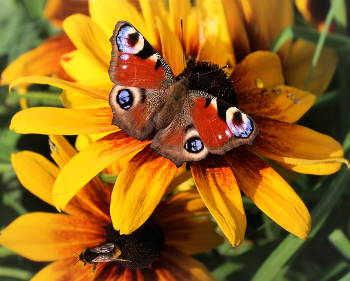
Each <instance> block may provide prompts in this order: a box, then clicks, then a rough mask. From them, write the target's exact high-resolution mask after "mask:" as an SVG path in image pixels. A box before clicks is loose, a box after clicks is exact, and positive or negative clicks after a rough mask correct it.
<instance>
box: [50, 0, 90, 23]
mask: <svg viewBox="0 0 350 281" xmlns="http://www.w3.org/2000/svg"><path fill="white" fill-rule="evenodd" d="M74 14H84V15H87V16H88V15H89V3H88V2H87V1H75V0H48V1H47V2H46V6H45V10H44V16H45V18H47V19H48V20H49V21H51V22H52V23H53V24H54V25H56V26H57V27H58V28H62V22H63V21H64V20H65V19H66V18H67V17H68V16H70V15H74Z"/></svg>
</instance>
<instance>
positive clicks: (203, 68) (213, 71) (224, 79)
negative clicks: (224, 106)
mask: <svg viewBox="0 0 350 281" xmlns="http://www.w3.org/2000/svg"><path fill="white" fill-rule="evenodd" d="M176 80H177V81H179V80H182V81H184V80H185V81H186V84H187V87H188V89H189V90H197V91H203V92H206V93H208V94H210V95H212V96H214V97H217V98H220V99H222V100H224V101H226V102H228V103H229V104H231V105H233V106H237V98H236V93H235V90H234V88H233V82H232V79H231V77H230V75H229V74H228V73H227V72H225V70H224V69H222V68H219V65H217V64H215V63H211V62H207V61H202V62H195V60H194V59H192V58H189V59H188V60H187V66H186V68H185V69H184V70H183V71H182V73H181V74H180V75H179V76H178V77H176Z"/></svg>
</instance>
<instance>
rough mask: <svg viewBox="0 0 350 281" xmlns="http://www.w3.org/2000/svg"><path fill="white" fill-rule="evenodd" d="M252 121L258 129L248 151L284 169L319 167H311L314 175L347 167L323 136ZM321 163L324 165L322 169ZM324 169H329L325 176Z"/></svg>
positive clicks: (333, 144) (335, 146)
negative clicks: (278, 164) (305, 166)
mask: <svg viewBox="0 0 350 281" xmlns="http://www.w3.org/2000/svg"><path fill="white" fill-rule="evenodd" d="M253 118H254V120H255V122H256V123H257V126H258V128H259V135H258V136H257V137H256V139H255V141H254V145H253V146H252V147H249V149H250V150H252V151H253V152H255V153H257V154H260V155H263V156H265V157H267V158H270V159H272V160H275V161H278V162H282V163H286V164H288V165H286V166H285V167H286V168H289V167H292V166H290V164H291V165H315V164H320V165H321V166H320V167H319V169H317V168H316V167H314V168H312V169H311V170H310V171H311V172H312V173H315V174H320V173H321V172H324V173H326V174H329V173H331V172H335V171H337V170H339V169H340V168H341V165H342V163H345V164H347V165H349V162H348V161H347V160H346V159H344V158H343V156H344V151H343V148H342V146H341V145H340V143H338V142H337V141H336V140H335V139H333V138H331V137H329V136H327V135H323V134H320V133H318V132H316V131H313V130H311V129H309V128H306V127H303V126H299V125H295V124H289V123H285V122H280V121H276V120H272V119H269V118H264V117H257V116H254V117H253ZM323 163H327V165H326V166H322V165H323ZM326 167H328V168H330V170H329V171H328V172H327V171H326V169H325V168H326ZM300 169H302V167H301V168H300ZM306 171H307V169H306V170H305V172H306Z"/></svg>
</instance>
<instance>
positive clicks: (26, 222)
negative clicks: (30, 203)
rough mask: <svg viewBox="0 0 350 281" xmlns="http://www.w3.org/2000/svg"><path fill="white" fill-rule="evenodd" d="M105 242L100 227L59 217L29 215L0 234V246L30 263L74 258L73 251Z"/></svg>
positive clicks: (75, 219) (83, 220) (69, 217)
mask: <svg viewBox="0 0 350 281" xmlns="http://www.w3.org/2000/svg"><path fill="white" fill-rule="evenodd" d="M53 229H54V230H55V231H53ZM23 234H25V235H23ZM104 239H105V230H104V229H103V227H101V226H98V225H96V223H92V222H91V221H89V220H86V219H82V218H76V217H72V216H67V215H62V214H49V213H29V214H26V215H23V216H21V217H19V218H17V219H16V220H15V221H14V222H12V223H11V224H10V225H9V226H8V227H6V228H5V229H4V230H2V231H1V236H0V244H1V245H2V246H4V247H6V248H9V249H11V250H12V251H14V252H16V253H17V254H20V255H22V256H24V257H26V258H28V259H31V260H35V261H53V260H61V259H65V258H70V257H76V255H75V254H74V252H73V251H76V252H81V251H82V250H83V249H85V248H86V247H88V246H92V245H98V244H100V243H102V242H103V240H104Z"/></svg>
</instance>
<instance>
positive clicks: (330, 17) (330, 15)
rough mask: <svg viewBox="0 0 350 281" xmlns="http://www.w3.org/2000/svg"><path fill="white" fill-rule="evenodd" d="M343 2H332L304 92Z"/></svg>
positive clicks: (337, 0) (336, 0) (335, 0)
mask: <svg viewBox="0 0 350 281" xmlns="http://www.w3.org/2000/svg"><path fill="white" fill-rule="evenodd" d="M341 1H342V0H334V1H333V2H332V5H331V8H330V10H329V12H328V14H327V17H326V21H325V24H324V28H323V31H322V33H321V36H320V38H319V39H318V42H317V46H316V51H315V54H314V57H313V58H312V64H311V68H310V72H309V75H308V77H307V79H306V82H305V86H304V91H306V89H307V86H308V85H309V83H310V80H311V76H312V73H313V72H314V69H315V67H316V65H317V61H318V59H319V57H320V54H321V50H322V47H323V45H324V41H325V39H326V36H327V33H328V29H329V27H330V25H331V22H332V20H333V18H334V16H335V13H336V11H337V9H338V7H339V5H340V3H341Z"/></svg>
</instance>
